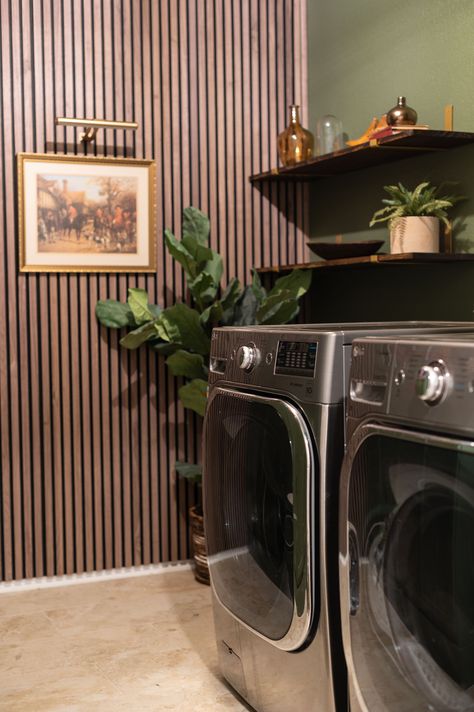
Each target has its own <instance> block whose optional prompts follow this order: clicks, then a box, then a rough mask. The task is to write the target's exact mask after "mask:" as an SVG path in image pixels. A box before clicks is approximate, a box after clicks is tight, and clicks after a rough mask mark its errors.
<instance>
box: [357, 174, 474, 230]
mask: <svg viewBox="0 0 474 712" xmlns="http://www.w3.org/2000/svg"><path fill="white" fill-rule="evenodd" d="M441 188H442V186H438V187H437V186H434V185H430V183H429V182H426V181H425V182H423V183H419V185H417V186H416V188H414V189H413V190H408V189H407V188H405V186H404V185H402V184H401V183H398V185H385V186H384V190H385V192H386V193H388V194H389V196H390V197H389V198H383V199H382V203H384V204H385V206H386V207H385V208H381V209H380V210H376V211H375V213H374V214H373V216H372V220H371V221H370V223H369V226H370V227H372V226H373V225H375V224H377V223H380V222H388V225H389V227H391V226H392V225H393V223H394V221H395V220H397V219H398V218H402V217H410V216H411V217H414V216H422V215H431V216H432V217H435V218H439V219H440V220H441V221H442V222H443V223H444V224H445V225H446V226H447V227H449V220H448V210H449V209H450V208H452V207H453V205H454V204H455V203H457V202H459V201H460V200H465V196H464V195H444V196H442V197H440V196H439V194H438V193H439V191H440V190H441Z"/></svg>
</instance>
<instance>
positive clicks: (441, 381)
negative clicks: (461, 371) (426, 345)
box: [415, 361, 448, 405]
mask: <svg viewBox="0 0 474 712" xmlns="http://www.w3.org/2000/svg"><path fill="white" fill-rule="evenodd" d="M447 387H448V373H447V371H446V366H445V365H444V363H443V362H442V361H433V362H432V363H430V364H428V365H427V366H422V367H421V368H420V370H419V371H418V373H417V376H416V381H415V389H416V394H417V396H418V398H419V399H420V400H422V401H424V402H425V403H428V404H430V405H434V404H435V403H438V402H439V401H440V400H441V398H442V397H443V396H444V395H445V393H446V390H447Z"/></svg>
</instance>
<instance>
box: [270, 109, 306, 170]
mask: <svg viewBox="0 0 474 712" xmlns="http://www.w3.org/2000/svg"><path fill="white" fill-rule="evenodd" d="M299 110H300V107H299V106H297V105H296V104H291V106H290V123H289V125H288V127H287V128H286V129H285V130H284V131H282V132H281V134H279V136H278V154H279V156H280V161H281V162H282V163H283V165H284V166H294V165H295V163H301V161H307V160H308V158H311V157H312V155H313V148H314V137H313V134H312V133H311V131H308V130H307V129H304V128H303V127H302V126H301V123H300V115H299Z"/></svg>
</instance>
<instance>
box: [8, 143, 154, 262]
mask: <svg viewBox="0 0 474 712" xmlns="http://www.w3.org/2000/svg"><path fill="white" fill-rule="evenodd" d="M17 159H18V206H19V229H20V271H21V272H154V271H155V269H156V264H155V261H156V254H155V253H156V246H155V164H154V162H153V161H146V160H136V159H128V158H123V159H122V158H96V157H91V158H89V157H86V156H58V155H50V154H37V153H20V154H18V157H17Z"/></svg>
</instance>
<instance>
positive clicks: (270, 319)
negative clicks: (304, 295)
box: [256, 289, 298, 324]
mask: <svg viewBox="0 0 474 712" xmlns="http://www.w3.org/2000/svg"><path fill="white" fill-rule="evenodd" d="M290 302H291V303H292V306H291V308H289V309H288V310H284V309H283V308H282V307H283V305H284V304H287V303H290ZM295 304H298V302H297V298H296V297H295V295H294V293H293V292H291V291H290V290H289V289H285V290H283V291H280V292H277V293H276V294H269V295H268V297H267V298H266V299H265V301H264V302H263V304H261V305H260V308H259V309H258V311H257V314H256V317H257V322H258V323H259V324H284V323H286V322H283V321H274V319H275V318H277V315H278V318H283V316H284V315H285V314H286V313H288V314H292V313H293V311H294V305H295ZM280 313H281V317H280V316H279V315H280ZM288 318H291V317H288Z"/></svg>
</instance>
